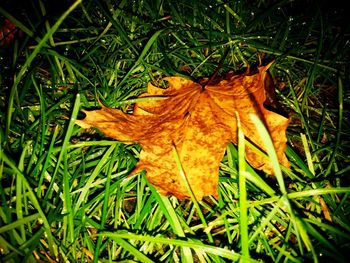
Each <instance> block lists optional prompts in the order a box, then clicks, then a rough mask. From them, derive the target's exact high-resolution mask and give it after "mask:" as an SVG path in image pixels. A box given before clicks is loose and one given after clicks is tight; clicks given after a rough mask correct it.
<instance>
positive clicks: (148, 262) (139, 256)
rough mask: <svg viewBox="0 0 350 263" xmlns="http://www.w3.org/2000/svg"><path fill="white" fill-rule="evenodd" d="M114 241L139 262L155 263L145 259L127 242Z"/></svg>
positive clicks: (117, 239)
mask: <svg viewBox="0 0 350 263" xmlns="http://www.w3.org/2000/svg"><path fill="white" fill-rule="evenodd" d="M114 241H115V242H117V243H118V244H119V245H120V246H121V247H123V248H124V249H125V250H127V251H129V252H130V253H131V254H132V255H133V256H134V257H136V258H137V259H139V260H140V262H144V263H154V262H155V261H153V260H152V259H150V258H149V257H147V256H146V255H145V254H143V253H142V252H140V251H139V250H138V249H137V248H135V247H134V246H133V245H131V244H130V243H129V242H128V241H126V240H124V239H122V238H114ZM94 259H95V258H94Z"/></svg>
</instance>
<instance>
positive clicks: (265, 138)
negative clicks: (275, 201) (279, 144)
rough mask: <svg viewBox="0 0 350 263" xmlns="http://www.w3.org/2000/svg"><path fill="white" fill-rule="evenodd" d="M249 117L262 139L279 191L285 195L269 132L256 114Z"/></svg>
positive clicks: (284, 187)
mask: <svg viewBox="0 0 350 263" xmlns="http://www.w3.org/2000/svg"><path fill="white" fill-rule="evenodd" d="M250 118H251V120H252V122H253V123H254V125H255V127H256V128H257V130H258V133H259V135H260V138H261V139H262V141H263V142H264V144H265V148H266V152H267V155H268V156H269V157H270V162H271V166H272V169H273V172H274V175H275V177H276V179H277V182H278V185H279V188H280V191H281V193H282V194H284V195H286V194H287V190H286V186H285V184H284V179H283V175H282V171H281V168H280V165H279V161H278V157H277V154H276V151H275V147H274V146H273V143H272V140H271V137H270V135H269V132H268V131H267V129H266V128H265V126H264V124H263V123H262V121H261V120H260V119H259V117H258V116H256V115H254V114H251V115H250Z"/></svg>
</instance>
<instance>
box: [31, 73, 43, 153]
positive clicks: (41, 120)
mask: <svg viewBox="0 0 350 263" xmlns="http://www.w3.org/2000/svg"><path fill="white" fill-rule="evenodd" d="M31 79H32V83H33V86H34V88H35V91H36V92H37V94H38V97H39V103H40V122H41V145H40V151H39V156H41V155H42V151H43V149H44V143H45V132H46V130H45V128H44V127H45V120H46V113H45V99H44V94H43V89H42V85H40V89H39V87H38V84H37V83H36V81H35V78H34V74H32V75H31ZM38 137H39V136H38Z"/></svg>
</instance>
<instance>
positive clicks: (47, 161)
mask: <svg viewBox="0 0 350 263" xmlns="http://www.w3.org/2000/svg"><path fill="white" fill-rule="evenodd" d="M58 131H59V129H58V126H56V127H55V128H54V131H53V135H52V139H51V142H50V146H49V149H48V151H47V153H46V158H45V162H44V165H43V167H42V169H41V173H40V177H39V183H38V189H37V195H38V196H39V197H41V190H42V185H43V182H44V176H45V173H46V169H47V167H48V165H49V163H50V160H51V153H52V151H53V149H54V145H55V142H56V137H57V135H58ZM39 165H40V164H39Z"/></svg>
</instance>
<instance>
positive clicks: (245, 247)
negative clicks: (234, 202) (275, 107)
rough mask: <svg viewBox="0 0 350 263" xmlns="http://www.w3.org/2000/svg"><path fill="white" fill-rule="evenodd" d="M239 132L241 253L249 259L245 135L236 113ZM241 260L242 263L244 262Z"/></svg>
mask: <svg viewBox="0 0 350 263" xmlns="http://www.w3.org/2000/svg"><path fill="white" fill-rule="evenodd" d="M236 119H237V131H238V177H239V180H238V185H239V225H240V230H241V234H240V236H241V246H242V247H241V251H242V252H241V253H242V257H243V258H249V243H248V239H249V236H248V213H247V203H248V202H247V188H246V173H247V171H246V167H245V144H244V134H243V131H242V128H241V122H240V119H239V115H238V113H237V112H236ZM243 258H242V259H241V261H242V260H243Z"/></svg>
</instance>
